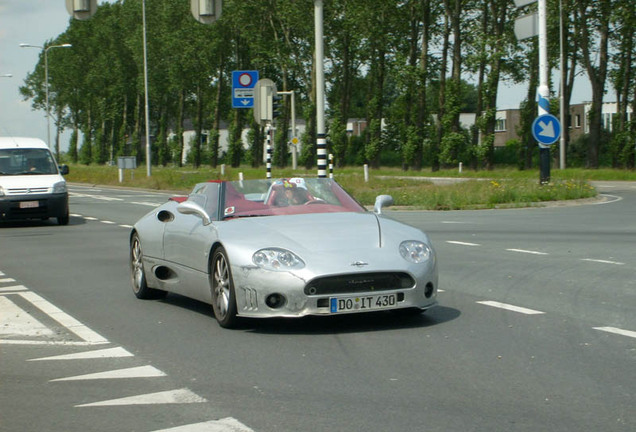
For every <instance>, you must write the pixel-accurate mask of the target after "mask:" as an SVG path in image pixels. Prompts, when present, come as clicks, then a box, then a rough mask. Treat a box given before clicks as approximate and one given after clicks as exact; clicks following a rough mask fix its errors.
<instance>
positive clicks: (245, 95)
mask: <svg viewBox="0 0 636 432" xmlns="http://www.w3.org/2000/svg"><path fill="white" fill-rule="evenodd" d="M257 82H258V71H251V70H248V71H232V108H253V107H254V86H256V83H257Z"/></svg>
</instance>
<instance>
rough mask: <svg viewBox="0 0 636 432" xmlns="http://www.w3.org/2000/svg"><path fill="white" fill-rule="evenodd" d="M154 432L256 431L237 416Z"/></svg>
mask: <svg viewBox="0 0 636 432" xmlns="http://www.w3.org/2000/svg"><path fill="white" fill-rule="evenodd" d="M153 432H254V430H253V429H250V428H249V427H247V426H245V425H244V424H243V423H241V422H240V421H238V420H236V419H235V418H232V417H227V418H223V419H220V420H212V421H208V422H203V423H194V424H189V425H183V426H177V427H173V428H170V429H161V430H156V431H153Z"/></svg>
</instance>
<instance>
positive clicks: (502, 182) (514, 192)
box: [67, 165, 636, 210]
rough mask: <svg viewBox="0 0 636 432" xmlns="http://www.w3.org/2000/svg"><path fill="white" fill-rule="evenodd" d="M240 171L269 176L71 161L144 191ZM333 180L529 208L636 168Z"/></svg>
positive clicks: (368, 194)
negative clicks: (439, 180)
mask: <svg viewBox="0 0 636 432" xmlns="http://www.w3.org/2000/svg"><path fill="white" fill-rule="evenodd" d="M239 173H242V175H243V178H245V179H255V178H265V168H258V169H255V168H251V167H246V166H244V167H239V168H230V167H225V170H224V173H223V174H222V173H221V167H220V166H219V167H217V168H210V167H202V168H199V169H193V168H192V167H183V168H174V167H153V168H152V175H151V176H150V177H148V176H146V167H145V166H143V167H139V168H137V169H136V170H125V172H124V181H123V183H119V175H118V169H117V168H116V167H110V166H95V165H91V166H86V165H71V166H70V173H69V175H67V180H68V181H70V182H78V183H88V184H95V185H112V186H126V187H136V188H143V189H155V190H169V191H175V192H176V193H183V194H185V193H187V192H189V191H190V190H191V189H192V187H193V186H194V185H195V184H196V183H199V182H203V181H207V180H212V179H224V180H237V179H238V178H239ZM316 175H317V170H316V169H311V170H305V169H297V170H292V169H291V168H288V169H276V168H273V169H272V177H292V176H298V177H315V176H316ZM427 177H449V178H453V177H454V178H460V177H461V178H464V179H467V180H466V181H461V182H458V183H455V184H448V185H439V184H434V183H433V182H432V181H429V180H426V178H427ZM334 178H335V179H336V180H337V181H338V182H339V183H340V184H341V185H342V186H343V187H344V188H345V189H347V190H348V191H349V192H350V193H351V194H352V195H353V196H355V197H356V199H358V201H360V202H361V203H362V204H364V205H373V203H374V201H375V197H376V196H377V195H380V194H389V195H392V196H393V199H394V203H395V206H408V207H411V208H415V209H429V210H461V209H486V208H504V207H527V206H532V205H540V203H541V202H546V201H560V200H575V199H581V198H590V197H594V196H596V194H597V192H596V190H595V189H594V188H593V187H591V186H590V185H589V183H588V180H632V181H636V172H634V171H627V170H610V169H600V170H583V169H566V170H552V172H551V180H552V181H551V182H550V183H549V184H547V185H540V184H539V173H538V171H537V170H526V171H519V170H516V169H498V170H494V171H473V170H466V169H464V170H463V172H462V173H459V172H458V170H456V169H455V170H441V171H436V172H432V171H431V170H430V169H429V170H421V171H402V170H400V169H399V168H381V169H378V170H370V172H369V181H367V182H365V180H364V171H363V169H362V168H361V167H346V168H343V169H336V170H335V173H334Z"/></svg>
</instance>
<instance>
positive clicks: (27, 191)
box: [7, 187, 49, 195]
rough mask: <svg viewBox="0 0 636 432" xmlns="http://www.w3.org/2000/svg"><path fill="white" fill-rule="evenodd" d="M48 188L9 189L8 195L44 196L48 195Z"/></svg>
mask: <svg viewBox="0 0 636 432" xmlns="http://www.w3.org/2000/svg"><path fill="white" fill-rule="evenodd" d="M48 192H49V188H47V187H34V188H9V189H8V190H7V195H30V194H43V193H48Z"/></svg>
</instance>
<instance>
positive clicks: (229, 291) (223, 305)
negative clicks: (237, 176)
mask: <svg viewBox="0 0 636 432" xmlns="http://www.w3.org/2000/svg"><path fill="white" fill-rule="evenodd" d="M210 264H211V266H210V289H211V290H212V309H213V310H214V316H215V317H216V320H217V321H218V322H219V325H220V326H221V327H223V328H234V327H236V324H237V322H238V318H237V316H236V295H235V293H234V281H233V280H232V271H231V270H230V261H229V260H228V258H227V253H226V252H225V249H223V248H222V247H219V248H218V249H216V250H215V251H214V254H213V255H212V261H211V263H210Z"/></svg>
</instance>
